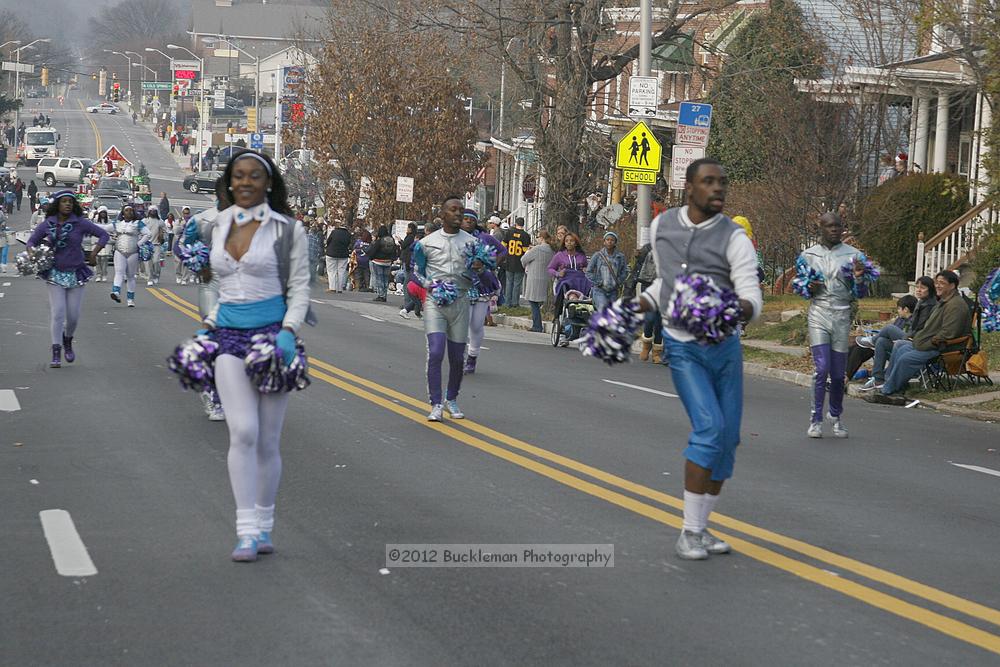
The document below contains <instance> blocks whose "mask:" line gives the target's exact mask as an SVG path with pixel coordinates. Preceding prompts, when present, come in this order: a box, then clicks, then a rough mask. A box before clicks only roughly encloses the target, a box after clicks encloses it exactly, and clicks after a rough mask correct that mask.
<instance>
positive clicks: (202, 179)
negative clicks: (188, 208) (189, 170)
mask: <svg viewBox="0 0 1000 667" xmlns="http://www.w3.org/2000/svg"><path fill="white" fill-rule="evenodd" d="M219 176H222V172H221V171H199V172H198V173H196V174H191V175H190V176H188V177H186V178H185V179H184V189H185V190H189V191H191V192H201V191H202V190H208V191H209V192H215V182H216V181H217V180H219Z"/></svg>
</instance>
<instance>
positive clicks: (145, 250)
mask: <svg viewBox="0 0 1000 667" xmlns="http://www.w3.org/2000/svg"><path fill="white" fill-rule="evenodd" d="M151 259H153V242H152V241H144V242H143V243H140V244H139V261H140V262H148V261H149V260H151Z"/></svg>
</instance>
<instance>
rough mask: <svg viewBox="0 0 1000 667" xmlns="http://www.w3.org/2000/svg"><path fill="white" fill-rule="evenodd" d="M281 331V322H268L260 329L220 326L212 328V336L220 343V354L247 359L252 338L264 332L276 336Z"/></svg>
mask: <svg viewBox="0 0 1000 667" xmlns="http://www.w3.org/2000/svg"><path fill="white" fill-rule="evenodd" d="M279 331H281V323H280V322H275V323H274V324H268V325H267V326H266V327H260V328H258V329H227V328H224V327H220V328H218V329H214V330H212V338H214V339H215V341H216V342H217V343H219V354H231V355H233V356H234V357H238V358H240V359H245V358H246V356H247V352H249V351H250V346H251V345H252V344H253V341H252V340H251V339H252V338H253V337H254V336H255V335H257V334H262V333H263V334H271V335H273V336H274V335H277V334H278V332H279Z"/></svg>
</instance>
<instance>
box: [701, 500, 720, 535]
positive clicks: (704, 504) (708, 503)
mask: <svg viewBox="0 0 1000 667" xmlns="http://www.w3.org/2000/svg"><path fill="white" fill-rule="evenodd" d="M717 502H719V496H718V494H716V495H714V496H713V495H712V494H711V493H706V494H705V498H704V500H702V501H701V512H702V514H701V529H702V530H705V527H706V526H708V517H710V516H711V515H712V512H714V511H715V503H717Z"/></svg>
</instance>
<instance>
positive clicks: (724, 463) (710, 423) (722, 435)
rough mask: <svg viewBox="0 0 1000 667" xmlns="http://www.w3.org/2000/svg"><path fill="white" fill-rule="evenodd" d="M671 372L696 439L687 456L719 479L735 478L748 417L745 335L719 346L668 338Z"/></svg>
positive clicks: (666, 346)
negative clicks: (742, 343) (745, 406)
mask: <svg viewBox="0 0 1000 667" xmlns="http://www.w3.org/2000/svg"><path fill="white" fill-rule="evenodd" d="M663 348H664V351H665V352H666V353H667V355H668V356H669V357H670V373H671V376H672V377H673V380H674V387H675V388H676V389H677V393H678V394H679V395H680V397H681V402H682V403H683V404H684V409H685V410H686V411H687V414H688V419H689V420H690V421H691V435H690V436H689V437H688V446H687V448H686V449H685V450H684V457H685V458H686V459H687V460H689V461H691V462H692V463H694V464H696V465H698V466H700V467H702V468H705V469H707V470H711V471H712V480H713V481H716V482H718V481H722V480H726V479H729V478H730V477H732V476H733V465H734V464H735V462H736V447H737V445H739V444H740V421H741V420H742V418H743V348H742V347H741V346H740V337H739V336H735V335H734V336H729V337H728V338H727V339H726V340H724V341H723V342H721V343H719V344H717V345H702V344H700V343H696V342H686V343H683V342H680V341H678V340H676V339H674V338H671V337H670V335H669V334H667V333H666V332H664V334H663Z"/></svg>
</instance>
